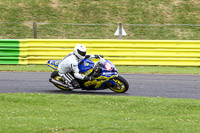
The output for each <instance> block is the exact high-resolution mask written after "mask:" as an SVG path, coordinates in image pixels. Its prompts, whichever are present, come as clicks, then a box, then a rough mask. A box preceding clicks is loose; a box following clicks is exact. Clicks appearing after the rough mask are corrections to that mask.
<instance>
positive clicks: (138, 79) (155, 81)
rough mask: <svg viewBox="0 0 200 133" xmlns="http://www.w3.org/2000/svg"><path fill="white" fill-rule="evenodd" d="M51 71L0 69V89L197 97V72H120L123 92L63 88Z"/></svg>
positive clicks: (199, 82) (199, 92) (199, 81)
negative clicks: (125, 86) (52, 80)
mask: <svg viewBox="0 0 200 133" xmlns="http://www.w3.org/2000/svg"><path fill="white" fill-rule="evenodd" d="M50 74H51V72H0V93H53V94H66V95H67V94H83V95H84V94H89V95H112V96H119V95H120V96H144V97H168V98H190V99H200V75H178V74H124V73H122V74H120V75H121V76H122V77H124V78H125V79H126V80H127V81H128V82H129V90H128V91H127V92H126V93H122V94H119V93H115V92H112V91H110V90H98V91H94V90H93V91H86V90H81V89H78V90H73V91H62V90H59V89H57V88H56V87H55V86H54V85H53V84H51V83H50V82H49V81H48V80H49V77H50Z"/></svg>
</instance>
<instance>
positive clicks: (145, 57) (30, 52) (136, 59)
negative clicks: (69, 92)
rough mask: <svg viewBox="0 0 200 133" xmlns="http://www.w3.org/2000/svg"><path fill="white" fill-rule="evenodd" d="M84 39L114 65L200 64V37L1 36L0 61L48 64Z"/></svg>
mask: <svg viewBox="0 0 200 133" xmlns="http://www.w3.org/2000/svg"><path fill="white" fill-rule="evenodd" d="M77 43H81V44H83V45H85V46H86V47H87V54H98V55H104V58H105V59H108V60H110V61H112V62H113V63H114V64H115V65H160V66H200V41H198V40H197V41H194V40H192V41H190V40H187V41H182V40H91V39H89V40H85V39H81V40H77V39H66V40H65V39H64V40H60V39H58V40H55V39H21V40H14V39H11V40H6V39H0V64H46V62H47V61H48V60H53V59H55V60H61V59H62V58H63V57H65V56H66V55H67V54H69V53H70V52H72V51H73V49H74V46H75V45H76V44H77Z"/></svg>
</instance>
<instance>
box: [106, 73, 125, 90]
mask: <svg viewBox="0 0 200 133" xmlns="http://www.w3.org/2000/svg"><path fill="white" fill-rule="evenodd" d="M112 80H113V81H114V82H115V86H110V87H109V89H110V90H112V91H114V92H116V93H124V92H126V91H127V90H128V89H129V84H128V82H127V81H126V80H125V79H124V78H123V77H121V76H118V77H117V78H114V79H112Z"/></svg>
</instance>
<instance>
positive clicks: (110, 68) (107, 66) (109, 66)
mask: <svg viewBox="0 0 200 133" xmlns="http://www.w3.org/2000/svg"><path fill="white" fill-rule="evenodd" d="M105 69H106V70H108V71H110V70H112V65H111V64H110V63H108V62H106V64H105Z"/></svg>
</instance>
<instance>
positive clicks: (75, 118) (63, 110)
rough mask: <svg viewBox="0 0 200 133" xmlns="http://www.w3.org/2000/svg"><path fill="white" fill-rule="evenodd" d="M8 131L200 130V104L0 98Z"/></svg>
mask: <svg viewBox="0 0 200 133" xmlns="http://www.w3.org/2000/svg"><path fill="white" fill-rule="evenodd" d="M0 108H1V110H0V124H1V129H0V131H1V132H2V133H4V132H6V133H9V132H15V133H22V132H33V133H34V132H44V133H45V132H93V133H94V132H140V133H143V132H144V133H145V132H176V133H179V132H180V133H182V132H191V133H195V132H199V131H200V126H199V125H200V101H199V100H194V99H168V98H145V97H124V96H120V97H115V96H87V95H63V94H61V95H56V94H40V93H37V94H22V93H21V94H0Z"/></svg>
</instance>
